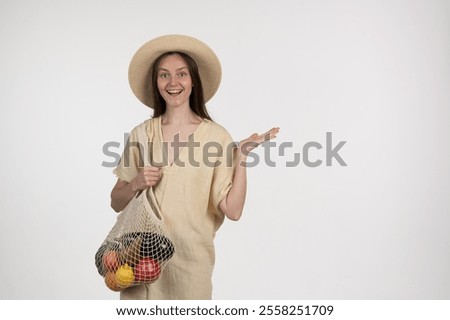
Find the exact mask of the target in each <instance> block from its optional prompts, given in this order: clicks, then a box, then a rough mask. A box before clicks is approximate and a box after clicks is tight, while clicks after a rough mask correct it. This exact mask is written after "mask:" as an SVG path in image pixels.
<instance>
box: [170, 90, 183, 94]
mask: <svg viewBox="0 0 450 320" xmlns="http://www.w3.org/2000/svg"><path fill="white" fill-rule="evenodd" d="M181 91H183V90H167V92H168V93H169V94H179V93H181Z"/></svg>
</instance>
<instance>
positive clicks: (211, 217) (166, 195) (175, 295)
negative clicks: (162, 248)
mask: <svg viewBox="0 0 450 320" xmlns="http://www.w3.org/2000/svg"><path fill="white" fill-rule="evenodd" d="M140 126H145V127H146V130H147V133H148V138H149V141H150V148H149V150H150V151H149V152H150V156H149V158H150V161H149V162H150V163H151V164H152V165H154V166H159V167H161V166H162V165H163V164H164V160H165V159H167V156H166V157H164V154H165V153H164V151H163V150H164V143H163V138H162V130H161V117H157V118H152V119H148V120H146V121H144V122H143V123H141V124H140V125H139V126H137V127H135V128H134V129H133V130H132V131H131V132H130V136H129V140H128V144H127V146H126V150H124V153H123V154H122V158H121V161H120V163H119V165H118V166H117V168H116V169H115V170H114V173H115V174H116V176H117V177H118V178H120V179H121V180H123V181H127V182H130V181H131V180H132V179H133V178H134V177H135V176H136V175H137V174H138V172H139V168H140V167H142V165H143V163H142V161H140V153H139V149H138V148H137V147H135V146H136V145H137V144H136V142H137V140H138V134H137V130H138V129H139V128H142V127H140ZM189 141H190V143H189V144H188V145H185V146H184V147H182V148H181V149H180V151H179V154H178V157H176V158H175V160H174V162H173V163H172V164H167V163H165V165H164V166H163V167H162V169H161V170H162V171H161V172H162V177H161V180H160V181H159V183H158V184H157V185H156V187H155V188H154V191H155V196H156V199H157V201H158V204H159V205H160V208H161V211H162V214H163V218H164V223H165V225H166V228H167V230H168V233H169V237H170V238H171V239H172V241H173V244H174V247H175V254H174V256H173V257H172V259H171V260H170V261H169V263H168V264H167V266H166V268H165V269H164V270H163V272H162V274H161V276H160V278H159V279H158V280H157V281H156V282H154V283H152V284H149V285H142V286H136V287H130V288H127V289H125V290H124V291H122V292H121V293H120V298H121V299H152V300H153V299H157V300H166V299H211V295H212V283H211V277H212V272H213V268H214V261H215V252H214V237H215V233H216V231H217V230H218V229H219V227H220V226H221V224H222V223H223V221H224V214H223V212H222V211H221V210H220V208H219V203H220V201H221V200H222V199H223V198H224V197H225V196H226V195H227V193H228V191H229V190H230V188H231V184H232V180H233V172H234V167H233V159H232V151H233V147H234V146H235V144H234V142H233V140H232V138H231V136H230V134H229V133H228V132H227V131H226V130H225V129H224V128H223V127H222V126H220V125H218V124H216V123H214V122H212V121H210V120H206V119H204V120H203V121H202V122H201V123H200V124H199V125H198V127H197V129H196V130H195V132H194V133H193V134H192V135H191V137H190V140H189ZM194 146H195V147H194ZM141 153H142V151H141ZM143 153H145V152H143ZM144 156H145V155H144Z"/></svg>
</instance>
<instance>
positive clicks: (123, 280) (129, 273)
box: [116, 263, 134, 288]
mask: <svg viewBox="0 0 450 320" xmlns="http://www.w3.org/2000/svg"><path fill="white" fill-rule="evenodd" d="M116 281H117V284H118V285H119V286H121V287H122V288H127V287H129V286H131V285H132V284H133V281H134V272H133V268H131V267H130V266H129V265H128V264H127V263H125V264H124V265H122V266H120V267H119V269H117V271H116Z"/></svg>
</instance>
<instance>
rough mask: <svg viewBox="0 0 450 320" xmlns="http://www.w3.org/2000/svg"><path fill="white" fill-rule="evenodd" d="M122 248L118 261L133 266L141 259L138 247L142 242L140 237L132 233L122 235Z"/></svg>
mask: <svg viewBox="0 0 450 320" xmlns="http://www.w3.org/2000/svg"><path fill="white" fill-rule="evenodd" d="M121 241H123V244H124V245H123V249H122V250H121V251H120V254H119V256H120V261H122V263H127V264H128V265H129V266H131V267H134V266H135V265H136V264H137V263H138V262H139V260H140V259H141V253H140V248H141V244H142V237H141V236H140V235H136V234H134V235H133V236H132V237H131V236H128V237H126V236H124V237H123V239H122V240H121Z"/></svg>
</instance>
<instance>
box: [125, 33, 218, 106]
mask: <svg viewBox="0 0 450 320" xmlns="http://www.w3.org/2000/svg"><path fill="white" fill-rule="evenodd" d="M171 51H178V52H183V53H185V54H187V55H189V56H190V57H191V58H192V59H194V61H195V62H196V63H197V66H198V70H199V74H200V78H201V81H202V86H203V96H204V99H205V102H207V101H209V100H210V99H211V98H212V97H213V96H214V94H215V93H216V92H217V90H218V89H219V85H220V81H221V79H222V67H221V65H220V61H219V59H218V58H217V56H216V54H215V53H214V51H213V50H212V49H211V48H210V47H208V45H206V44H205V43H203V42H202V41H200V40H198V39H196V38H193V37H189V36H185V35H177V34H173V35H165V36H161V37H158V38H155V39H152V40H150V41H148V42H147V43H145V44H144V45H143V46H142V47H140V48H139V49H138V50H137V51H136V53H135V54H134V56H133V58H132V59H131V62H130V66H129V69H128V81H129V83H130V87H131V90H132V91H133V93H134V95H135V96H136V97H137V98H138V99H139V100H140V101H141V102H142V103H143V104H145V105H146V106H148V107H150V108H153V101H154V100H153V90H152V83H151V71H152V70H151V67H152V65H153V63H154V62H155V60H156V59H157V58H158V57H159V56H160V55H162V54H164V53H166V52H171Z"/></svg>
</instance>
